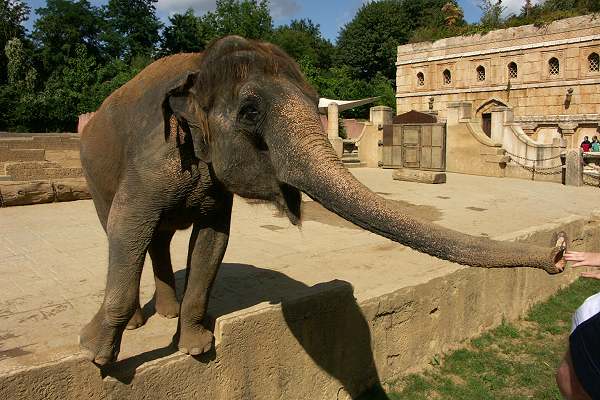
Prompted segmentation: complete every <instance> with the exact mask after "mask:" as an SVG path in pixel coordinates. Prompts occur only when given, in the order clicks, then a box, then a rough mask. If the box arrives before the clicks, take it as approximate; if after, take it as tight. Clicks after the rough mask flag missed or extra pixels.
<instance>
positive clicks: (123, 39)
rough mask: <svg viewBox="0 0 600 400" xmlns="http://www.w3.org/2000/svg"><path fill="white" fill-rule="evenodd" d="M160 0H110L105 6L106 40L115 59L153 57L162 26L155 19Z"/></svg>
mask: <svg viewBox="0 0 600 400" xmlns="http://www.w3.org/2000/svg"><path fill="white" fill-rule="evenodd" d="M157 1H158V0H109V2H108V4H107V5H106V6H105V7H104V18H105V19H106V21H107V29H106V33H105V35H104V40H105V41H106V42H107V44H108V48H109V53H110V54H111V55H112V56H113V57H120V58H123V59H125V60H128V61H129V60H132V59H133V58H134V57H136V56H141V57H151V56H152V55H154V51H155V45H156V44H157V43H158V41H159V39H160V36H159V34H158V31H159V29H160V28H161V26H162V24H161V23H160V21H159V20H158V18H157V17H156V7H155V3H156V2H157Z"/></svg>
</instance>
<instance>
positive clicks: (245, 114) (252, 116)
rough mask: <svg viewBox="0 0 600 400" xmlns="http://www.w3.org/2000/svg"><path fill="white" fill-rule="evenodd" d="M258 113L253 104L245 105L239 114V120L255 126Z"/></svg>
mask: <svg viewBox="0 0 600 400" xmlns="http://www.w3.org/2000/svg"><path fill="white" fill-rule="evenodd" d="M259 116H260V113H259V111H258V109H257V108H256V106H255V105H254V104H246V105H245V106H243V107H242V109H241V110H240V113H239V118H240V120H241V121H242V122H245V123H247V124H256V123H257V122H258V119H259Z"/></svg>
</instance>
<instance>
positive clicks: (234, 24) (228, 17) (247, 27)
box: [205, 0, 273, 39]
mask: <svg viewBox="0 0 600 400" xmlns="http://www.w3.org/2000/svg"><path fill="white" fill-rule="evenodd" d="M205 19H206V22H207V23H209V24H211V25H212V26H214V27H215V28H216V34H217V36H218V37H221V36H225V35H240V36H243V37H245V38H248V39H266V38H267V37H268V36H269V34H270V33H271V30H272V29H273V20H272V18H271V13H270V12H269V2H268V1H267V0H260V1H257V0H241V1H240V0H217V9H216V10H215V12H214V13H207V15H206V16H205Z"/></svg>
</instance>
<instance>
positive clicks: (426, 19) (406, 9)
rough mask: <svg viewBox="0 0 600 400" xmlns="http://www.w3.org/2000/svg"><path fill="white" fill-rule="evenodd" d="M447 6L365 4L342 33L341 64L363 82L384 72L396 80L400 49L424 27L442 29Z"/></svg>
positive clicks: (420, 1) (431, 1)
mask: <svg viewBox="0 0 600 400" xmlns="http://www.w3.org/2000/svg"><path fill="white" fill-rule="evenodd" d="M446 3H448V1H447V0H411V1H406V0H381V1H376V2H370V3H367V4H364V5H363V6H362V7H361V8H360V9H359V10H358V12H357V14H356V16H355V17H354V19H353V20H352V21H350V22H349V23H348V24H346V26H344V27H343V28H342V30H341V32H340V34H339V37H338V52H337V53H338V56H337V60H338V62H339V63H340V64H344V65H349V66H350V67H351V68H352V69H353V71H355V74H356V75H357V76H358V77H359V78H361V79H372V78H374V77H375V75H376V74H377V72H381V73H383V75H384V76H385V77H386V78H388V79H390V80H392V81H394V80H395V75H396V67H395V57H396V50H397V47H398V46H399V45H401V44H405V43H407V42H408V40H409V38H410V37H411V36H412V34H413V33H414V32H415V31H416V30H417V29H419V28H421V27H431V26H443V25H444V23H445V18H446V15H444V13H443V12H442V8H443V7H444V5H445V4H446ZM452 3H453V4H454V5H456V3H455V2H454V1H452ZM457 7H458V6H457ZM459 22H462V21H457V23H459Z"/></svg>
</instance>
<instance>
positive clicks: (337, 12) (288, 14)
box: [25, 0, 538, 42]
mask: <svg viewBox="0 0 600 400" xmlns="http://www.w3.org/2000/svg"><path fill="white" fill-rule="evenodd" d="M89 1H90V2H91V3H92V4H94V5H102V4H106V1H107V0H89ZM368 1H370V0H271V15H272V16H273V19H274V22H275V25H281V24H286V23H288V22H289V21H290V20H292V19H300V18H310V19H311V20H312V21H313V22H314V23H317V24H319V25H320V26H321V32H322V33H323V36H325V37H326V38H327V39H329V40H331V41H332V42H334V41H335V39H336V37H337V35H338V32H339V31H340V29H341V28H342V27H343V26H344V25H345V24H346V23H348V22H349V21H350V20H351V19H352V17H354V15H355V14H356V11H357V10H358V9H359V8H360V6H361V5H362V4H364V3H367V2H368ZM408 1H410V0H408ZM25 2H26V3H27V4H29V6H30V7H31V9H32V18H30V20H29V21H28V23H27V27H28V29H31V26H32V23H33V21H34V20H35V9H36V8H40V7H44V6H45V4H46V0H26V1H25ZM215 2H216V1H215V0H158V3H157V14H158V16H159V17H160V18H161V20H162V21H163V22H165V23H167V22H168V16H169V15H170V14H172V13H176V12H183V11H185V10H186V9H187V8H188V7H191V8H193V9H194V11H195V12H196V15H201V14H203V13H204V12H206V11H210V10H214V7H215ZM458 2H459V3H460V5H461V7H462V8H463V10H464V12H465V18H466V19H467V21H469V22H475V21H478V20H479V17H480V16H481V11H480V10H479V8H477V5H476V4H477V3H478V1H477V0H458ZM534 2H535V3H537V2H538V1H534ZM523 3H524V1H523V0H504V1H503V5H504V6H506V7H507V11H518V10H519V9H520V7H521V5H522V4H523Z"/></svg>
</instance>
